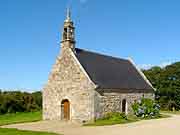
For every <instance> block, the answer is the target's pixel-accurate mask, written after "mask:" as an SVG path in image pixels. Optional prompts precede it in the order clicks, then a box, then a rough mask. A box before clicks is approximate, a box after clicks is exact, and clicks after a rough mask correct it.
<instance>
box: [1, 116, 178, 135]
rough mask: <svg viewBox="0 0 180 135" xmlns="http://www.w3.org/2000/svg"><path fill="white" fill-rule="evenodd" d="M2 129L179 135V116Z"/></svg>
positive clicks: (43, 123) (87, 134) (73, 133)
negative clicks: (125, 122)
mask: <svg viewBox="0 0 180 135" xmlns="http://www.w3.org/2000/svg"><path fill="white" fill-rule="evenodd" d="M3 127H5V128H18V129H23V130H34V131H48V132H55V133H62V134H64V135H180V115H173V116H172V117H171V118H165V119H158V120H146V121H139V122H135V123H130V124H124V125H113V126H101V127H82V126H79V125H75V124H69V123H63V122H59V121H40V122H34V123H26V124H14V125H7V126H3Z"/></svg>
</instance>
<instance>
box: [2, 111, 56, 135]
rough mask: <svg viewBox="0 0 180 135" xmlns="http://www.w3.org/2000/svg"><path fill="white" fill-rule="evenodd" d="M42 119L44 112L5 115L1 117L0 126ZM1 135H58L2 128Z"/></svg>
mask: <svg viewBox="0 0 180 135" xmlns="http://www.w3.org/2000/svg"><path fill="white" fill-rule="evenodd" d="M41 119H42V112H28V113H27V112H26V113H16V114H5V115H0V126H2V125H8V124H16V123H25V122H35V121H39V120H41ZM0 135H57V134H55V133H47V132H34V131H22V130H17V129H8V128H0Z"/></svg>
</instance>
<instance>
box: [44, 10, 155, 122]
mask: <svg viewBox="0 0 180 135" xmlns="http://www.w3.org/2000/svg"><path fill="white" fill-rule="evenodd" d="M142 97H145V98H151V99H154V88H153V87H152V85H151V84H150V82H149V81H148V80H147V78H146V77H145V76H144V74H143V73H142V72H141V71H140V70H139V69H138V68H137V67H136V65H135V64H134V63H133V62H132V60H129V59H122V58H115V57H112V56H107V55H103V54H99V53H96V52H91V51H88V50H83V49H79V48H76V42H75V27H74V23H73V21H72V19H71V12H70V10H69V9H68V10H67V16H66V19H65V21H64V28H63V33H62V41H61V53H60V55H59V56H58V57H57V59H56V62H55V64H54V66H53V68H52V71H51V73H50V75H49V79H48V82H47V84H46V85H45V87H44V89H43V119H44V120H68V121H74V122H80V123H84V122H88V121H94V120H95V119H97V118H102V117H103V116H104V115H105V114H106V113H109V112H124V113H126V114H128V113H132V108H131V105H132V103H134V102H135V101H139V100H140V99H141V98H142Z"/></svg>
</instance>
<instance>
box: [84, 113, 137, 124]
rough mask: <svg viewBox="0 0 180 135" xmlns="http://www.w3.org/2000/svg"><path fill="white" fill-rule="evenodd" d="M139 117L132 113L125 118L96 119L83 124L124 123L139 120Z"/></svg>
mask: <svg viewBox="0 0 180 135" xmlns="http://www.w3.org/2000/svg"><path fill="white" fill-rule="evenodd" d="M139 120H140V119H139V118H137V117H136V116H134V115H129V116H127V119H123V118H122V119H110V120H107V119H98V120H96V121H95V122H94V123H87V124H84V126H105V125H115V124H125V123H131V122H136V121H139Z"/></svg>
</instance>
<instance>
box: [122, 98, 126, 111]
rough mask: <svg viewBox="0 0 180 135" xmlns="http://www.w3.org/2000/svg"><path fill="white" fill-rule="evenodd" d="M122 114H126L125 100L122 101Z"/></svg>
mask: <svg viewBox="0 0 180 135" xmlns="http://www.w3.org/2000/svg"><path fill="white" fill-rule="evenodd" d="M122 112H123V113H126V99H123V100H122Z"/></svg>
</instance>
